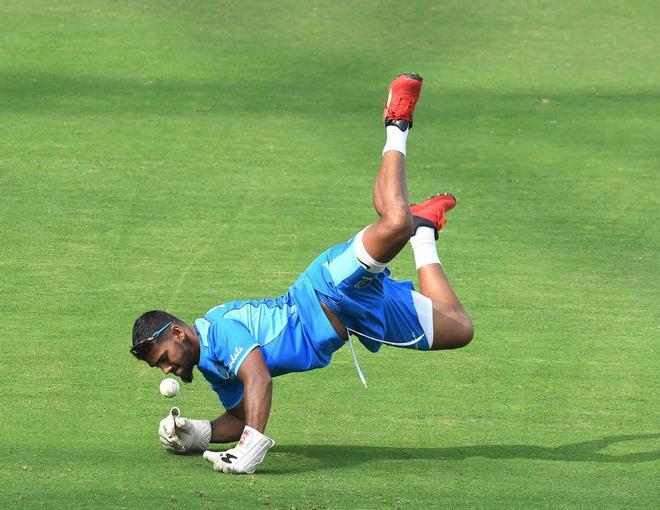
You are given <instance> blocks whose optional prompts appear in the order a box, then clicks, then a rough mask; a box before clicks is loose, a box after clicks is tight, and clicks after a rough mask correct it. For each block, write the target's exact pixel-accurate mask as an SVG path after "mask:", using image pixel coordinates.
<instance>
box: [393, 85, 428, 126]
mask: <svg viewBox="0 0 660 510" xmlns="http://www.w3.org/2000/svg"><path fill="white" fill-rule="evenodd" d="M423 81H424V80H423V79H422V77H421V76H420V75H419V74H416V73H407V74H401V75H399V76H397V77H396V78H394V80H393V81H392V83H391V84H390V90H389V92H388V95H387V102H386V103H385V112H384V113H383V121H384V122H385V125H386V126H396V127H398V128H399V129H400V130H401V131H405V130H406V129H409V128H412V125H413V113H414V111H415V104H417V100H418V99H419V94H420V92H421V91H422V83H423Z"/></svg>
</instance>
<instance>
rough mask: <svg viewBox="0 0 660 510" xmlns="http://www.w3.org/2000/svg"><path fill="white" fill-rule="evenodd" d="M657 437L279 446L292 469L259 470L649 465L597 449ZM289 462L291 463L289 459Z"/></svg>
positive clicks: (650, 457) (654, 454)
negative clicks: (406, 464) (426, 463)
mask: <svg viewBox="0 0 660 510" xmlns="http://www.w3.org/2000/svg"><path fill="white" fill-rule="evenodd" d="M657 438H660V433H656V434H637V435H618V436H608V437H604V438H602V439H594V440H592V441H584V442H580V443H571V444H566V445H562V446H556V447H552V446H534V445H518V444H494V445H475V446H455V447H447V448H407V447H396V446H349V445H299V446H298V445H283V446H278V447H276V449H274V450H273V452H272V453H273V454H275V453H276V454H278V456H285V457H294V458H295V461H296V467H295V468H290V467H288V466H287V467H286V468H284V469H274V470H272V471H271V470H269V469H267V468H266V469H263V471H264V472H266V471H270V472H271V473H293V472H302V471H309V470H310V469H315V468H321V467H322V468H323V469H337V468H344V467H352V466H356V465H359V464H363V463H368V462H374V461H376V462H379V461H386V460H392V461H397V462H401V461H408V460H410V461H414V460H437V461H457V460H465V459H469V458H472V457H482V458H486V459H532V460H556V461H563V462H617V463H636V462H651V461H654V460H658V459H660V450H649V451H644V452H636V453H625V454H620V455H616V454H607V453H601V450H603V449H604V448H607V447H608V446H612V445H615V444H617V443H621V442H624V441H636V440H644V439H657ZM291 460H294V459H293V458H292V459H291Z"/></svg>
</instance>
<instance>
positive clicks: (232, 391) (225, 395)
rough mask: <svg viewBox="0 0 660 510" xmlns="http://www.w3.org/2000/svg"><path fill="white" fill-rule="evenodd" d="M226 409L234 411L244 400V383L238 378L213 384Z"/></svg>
mask: <svg viewBox="0 0 660 510" xmlns="http://www.w3.org/2000/svg"><path fill="white" fill-rule="evenodd" d="M211 387H212V388H213V391H215V392H216V393H217V394H218V396H219V397H220V402H221V403H222V406H223V407H224V408H225V409H233V408H234V407H236V406H237V405H238V404H240V403H241V400H243V382H242V381H241V380H240V379H239V378H238V377H232V378H231V379H225V380H221V381H218V382H216V383H213V384H211Z"/></svg>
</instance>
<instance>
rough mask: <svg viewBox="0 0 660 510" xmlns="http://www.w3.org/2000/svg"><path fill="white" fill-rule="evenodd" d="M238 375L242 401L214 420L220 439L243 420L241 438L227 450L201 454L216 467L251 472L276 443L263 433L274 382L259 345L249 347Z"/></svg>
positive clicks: (223, 438) (234, 429) (224, 471)
mask: <svg viewBox="0 0 660 510" xmlns="http://www.w3.org/2000/svg"><path fill="white" fill-rule="evenodd" d="M238 377H239V379H240V380H241V381H242V382H243V402H242V403H241V406H239V407H240V408H235V409H232V410H231V411H228V412H227V413H225V414H224V415H223V416H221V417H220V418H218V419H217V420H216V421H215V422H214V423H217V426H216V427H217V438H218V440H222V441H227V440H229V439H226V438H227V437H229V436H230V435H231V434H233V433H235V432H236V431H237V430H238V429H239V427H240V424H245V428H244V429H243V430H242V434H241V435H240V440H239V441H238V444H237V445H236V446H234V447H233V448H230V449H229V450H227V451H226V452H213V451H209V450H207V451H205V452H204V458H205V459H206V460H208V461H209V462H211V463H213V469H215V470H216V471H222V472H223V473H236V474H238V473H254V470H255V469H256V467H257V466H258V465H259V464H261V462H262V461H263V459H264V456H265V455H266V452H267V451H268V450H269V449H270V448H271V447H272V446H273V445H274V444H275V441H273V440H272V439H271V438H269V437H268V436H265V435H264V434H263V431H264V430H265V428H266V423H267V422H268V415H269V414H270V405H271V400H272V388H273V386H272V380H271V376H270V373H269V372H268V367H267V366H266V361H265V360H264V357H263V354H262V353H261V350H260V349H259V348H256V349H254V350H252V351H251V352H250V353H249V354H248V355H247V357H246V358H245V360H243V363H242V364H241V367H240V368H239V369H238ZM216 427H214V431H215V430H216ZM224 427H226V428H224ZM215 437H216V436H214V438H215ZM232 437H233V436H232Z"/></svg>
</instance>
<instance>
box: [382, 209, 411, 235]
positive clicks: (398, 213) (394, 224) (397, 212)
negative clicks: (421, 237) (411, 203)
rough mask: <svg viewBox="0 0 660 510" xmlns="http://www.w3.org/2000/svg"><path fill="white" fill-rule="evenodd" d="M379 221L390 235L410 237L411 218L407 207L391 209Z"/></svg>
mask: <svg viewBox="0 0 660 510" xmlns="http://www.w3.org/2000/svg"><path fill="white" fill-rule="evenodd" d="M381 221H382V223H383V226H384V227H385V228H387V229H388V230H389V231H390V235H391V236H392V237H410V235H411V234H412V231H413V219H412V216H411V215H410V211H409V210H407V209H392V210H390V211H389V212H388V213H387V215H386V216H383V218H382V220H381Z"/></svg>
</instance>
